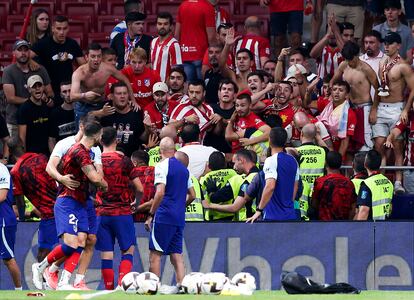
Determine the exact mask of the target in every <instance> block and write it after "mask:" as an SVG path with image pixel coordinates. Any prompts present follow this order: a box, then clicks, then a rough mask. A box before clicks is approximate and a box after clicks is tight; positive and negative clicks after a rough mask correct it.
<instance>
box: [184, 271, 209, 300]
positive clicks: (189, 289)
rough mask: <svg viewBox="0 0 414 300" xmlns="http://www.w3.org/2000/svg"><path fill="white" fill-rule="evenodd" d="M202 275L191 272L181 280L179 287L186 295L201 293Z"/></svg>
mask: <svg viewBox="0 0 414 300" xmlns="http://www.w3.org/2000/svg"><path fill="white" fill-rule="evenodd" d="M203 276H204V274H203V273H200V272H192V273H190V274H187V275H185V276H184V278H183V282H182V283H181V286H182V288H183V290H184V292H185V293H186V294H193V295H194V294H200V293H201V282H202V280H203Z"/></svg>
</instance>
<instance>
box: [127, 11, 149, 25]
mask: <svg viewBox="0 0 414 300" xmlns="http://www.w3.org/2000/svg"><path fill="white" fill-rule="evenodd" d="M146 18H147V15H146V14H143V13H140V12H130V13H128V14H127V15H126V16H125V23H128V22H136V21H143V20H145V19H146Z"/></svg>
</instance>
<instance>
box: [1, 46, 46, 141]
mask: <svg viewBox="0 0 414 300" xmlns="http://www.w3.org/2000/svg"><path fill="white" fill-rule="evenodd" d="M13 55H14V56H15V57H16V62H15V63H14V64H11V65H9V66H7V67H6V68H5V69H4V71H3V77H2V81H3V90H4V95H5V96H6V100H7V107H6V123H7V128H8V129H9V133H10V136H11V137H17V136H18V130H17V117H16V116H17V110H18V108H19V106H20V105H21V104H23V103H24V102H25V101H26V100H27V98H29V96H30V93H29V91H28V90H27V88H26V84H27V79H29V77H30V76H32V75H39V76H40V77H41V78H42V80H43V85H44V95H43V98H44V101H49V103H50V104H52V105H53V101H52V100H49V99H52V97H53V95H54V94H53V90H52V87H51V85H50V78H49V75H48V73H47V71H46V69H45V68H44V67H43V66H39V65H37V64H36V65H37V66H38V68H37V69H36V70H34V69H33V68H32V67H31V64H32V63H34V62H33V61H32V60H31V59H30V45H29V43H28V42H27V41H25V40H18V41H16V43H15V44H14V46H13Z"/></svg>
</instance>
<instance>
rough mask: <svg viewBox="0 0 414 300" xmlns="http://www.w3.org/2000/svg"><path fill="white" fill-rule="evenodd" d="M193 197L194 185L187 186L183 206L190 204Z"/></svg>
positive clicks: (194, 194) (194, 195) (194, 196)
mask: <svg viewBox="0 0 414 300" xmlns="http://www.w3.org/2000/svg"><path fill="white" fill-rule="evenodd" d="M195 198H196V193H195V190H194V187H193V186H192V187H190V188H188V190H187V199H186V201H185V206H187V205H190V204H191V202H193V201H194V199H195Z"/></svg>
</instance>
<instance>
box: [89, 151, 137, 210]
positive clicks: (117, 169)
mask: <svg viewBox="0 0 414 300" xmlns="http://www.w3.org/2000/svg"><path fill="white" fill-rule="evenodd" d="M102 167H103V172H104V178H105V180H106V182H108V191H107V192H105V193H104V192H102V191H98V192H97V193H96V201H97V202H98V205H97V207H96V214H97V215H99V216H123V215H130V214H131V207H130V204H131V203H132V202H133V201H134V199H135V193H134V189H133V188H132V186H131V185H130V181H132V180H134V179H135V178H137V177H138V173H137V172H136V171H135V169H134V165H133V164H132V162H131V159H130V158H129V157H127V156H125V155H123V154H120V153H117V152H111V153H102Z"/></svg>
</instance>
